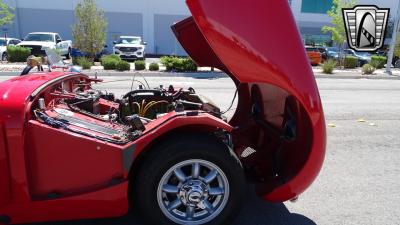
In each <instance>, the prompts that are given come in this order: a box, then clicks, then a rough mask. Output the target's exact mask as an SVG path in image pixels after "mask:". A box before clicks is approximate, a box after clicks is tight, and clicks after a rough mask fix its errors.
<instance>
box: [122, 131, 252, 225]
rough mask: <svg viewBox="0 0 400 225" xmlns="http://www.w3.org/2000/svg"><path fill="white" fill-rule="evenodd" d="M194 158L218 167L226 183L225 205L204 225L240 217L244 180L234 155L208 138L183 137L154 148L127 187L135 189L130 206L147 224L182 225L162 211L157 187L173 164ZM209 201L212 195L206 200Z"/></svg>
mask: <svg viewBox="0 0 400 225" xmlns="http://www.w3.org/2000/svg"><path fill="white" fill-rule="evenodd" d="M193 159H196V160H197V159H198V160H204V161H207V162H211V163H213V164H215V165H217V166H218V167H219V168H220V169H221V170H222V171H223V173H224V175H225V177H226V178H227V180H228V184H229V196H228V197H227V202H226V205H225V206H224V207H221V208H222V211H220V213H219V214H217V216H216V217H215V218H214V219H212V220H211V221H209V222H207V223H205V224H208V225H217V224H231V222H232V221H233V220H234V219H235V217H236V216H237V215H238V214H239V212H240V210H241V207H242V205H243V201H244V196H245V177H244V173H243V169H242V167H241V164H240V161H239V160H238V158H237V157H236V155H235V154H234V153H233V152H232V151H231V150H230V149H229V148H228V147H227V146H226V145H225V144H223V143H222V142H221V141H219V140H217V139H216V138H215V137H213V136H211V135H203V134H200V135H182V136H180V138H173V139H170V140H169V141H166V142H163V143H161V144H159V145H158V146H157V147H156V148H155V149H153V150H152V154H151V155H150V156H149V157H148V158H147V160H146V161H145V162H144V163H143V164H142V165H143V166H142V167H141V168H140V171H139V174H138V176H137V177H136V178H137V179H135V180H136V181H132V182H131V184H130V185H133V187H134V190H132V191H133V195H131V196H133V198H132V199H131V205H133V206H134V208H135V209H137V210H139V211H140V213H141V215H143V217H144V219H145V220H146V221H147V222H148V223H149V224H154V225H160V224H165V225H176V224H182V223H174V222H173V221H172V220H171V219H169V218H168V217H167V216H166V214H164V213H163V211H162V210H161V207H160V205H159V202H158V198H157V193H158V190H159V189H158V186H159V184H160V181H161V180H162V177H163V176H164V174H165V173H166V172H167V171H168V170H170V169H171V168H173V166H174V165H177V164H179V163H181V162H185V161H187V160H193ZM177 196H178V194H177ZM209 198H211V195H210V196H209V197H208V198H207V199H209ZM182 206H183V205H182ZM183 207H185V206H183ZM197 210H201V209H199V208H197ZM185 224H186V223H185Z"/></svg>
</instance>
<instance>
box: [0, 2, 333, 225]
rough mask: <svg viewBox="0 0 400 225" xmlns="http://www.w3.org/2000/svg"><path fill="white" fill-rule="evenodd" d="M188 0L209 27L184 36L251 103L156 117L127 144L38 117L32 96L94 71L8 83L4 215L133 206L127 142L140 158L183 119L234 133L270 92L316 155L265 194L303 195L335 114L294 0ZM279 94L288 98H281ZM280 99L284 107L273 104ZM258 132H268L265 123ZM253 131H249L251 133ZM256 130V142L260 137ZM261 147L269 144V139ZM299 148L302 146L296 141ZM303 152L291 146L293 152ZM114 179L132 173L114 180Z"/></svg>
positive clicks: (0, 96) (3, 89) (1, 116)
mask: <svg viewBox="0 0 400 225" xmlns="http://www.w3.org/2000/svg"><path fill="white" fill-rule="evenodd" d="M187 2H188V5H189V8H190V10H191V12H192V14H193V19H194V20H189V21H187V25H188V29H187V30H189V31H192V32H193V34H196V35H202V36H201V37H199V36H197V37H196V35H193V36H190V35H188V34H187V32H185V31H183V32H182V33H179V31H178V32H177V33H178V34H181V35H182V36H180V37H181V38H180V37H179V35H178V39H180V41H181V42H185V43H186V44H184V45H186V47H187V49H189V50H188V51H189V53H193V56H194V58H195V59H197V61H201V62H202V63H203V64H211V65H213V66H216V67H220V68H221V69H223V70H225V71H226V72H227V73H228V74H229V75H230V76H231V77H232V78H233V79H234V80H235V82H236V84H237V85H238V87H239V89H240V93H239V95H240V98H241V99H240V101H241V103H242V104H241V105H239V109H238V112H237V113H236V115H235V117H234V119H233V120H232V121H230V124H231V125H230V124H228V123H225V122H224V121H222V120H219V119H217V118H215V117H213V116H211V115H208V114H200V115H198V116H191V117H186V116H182V117H175V115H176V114H175V113H174V112H172V113H170V114H168V115H166V116H165V117H163V118H161V119H159V120H156V121H155V122H153V123H150V124H148V125H147V126H146V128H147V129H146V130H147V131H149V132H147V133H145V135H144V136H142V137H141V138H140V139H138V140H136V141H135V142H133V143H129V144H127V145H125V146H117V145H112V144H107V143H104V142H101V141H98V140H95V139H92V138H88V137H84V136H81V135H77V134H71V133H68V132H65V131H60V130H55V129H52V128H49V127H46V126H44V125H42V124H37V123H35V122H33V121H30V119H31V115H30V109H31V107H33V106H32V104H33V103H32V101H35V99H31V98H30V95H31V93H33V92H34V91H35V90H37V89H38V88H39V87H41V86H43V85H44V84H48V86H47V87H45V88H44V89H43V90H42V92H41V94H42V95H44V96H46V98H49V99H51V98H50V97H51V87H52V85H55V84H54V83H53V82H52V81H55V80H56V79H58V78H61V77H63V76H65V77H64V78H63V79H62V80H60V81H57V82H58V83H60V82H61V81H65V82H66V86H67V87H68V86H69V87H70V88H71V89H73V87H74V80H75V79H78V80H82V79H84V80H85V79H86V80H87V79H88V78H87V77H86V76H84V75H79V74H72V75H68V74H64V73H61V72H54V73H47V74H33V75H29V76H25V77H18V78H14V79H11V80H9V81H5V82H2V83H0V138H1V139H2V141H0V163H1V164H0V168H1V170H0V179H1V180H0V182H1V184H2V185H1V187H0V215H8V216H10V217H11V218H12V221H13V223H26V222H39V221H52V220H68V219H82V218H98V217H112V216H120V215H123V214H124V213H125V212H127V210H128V199H127V189H128V182H127V172H126V171H124V170H123V167H122V165H123V158H122V157H123V153H124V151H127V149H128V148H129V147H130V146H131V145H135V146H136V149H135V151H134V153H133V156H132V157H133V159H135V158H136V157H137V156H138V155H139V154H140V153H141V152H142V151H144V149H146V146H148V145H149V144H152V142H153V141H154V140H156V139H157V138H158V137H161V136H162V135H163V134H167V133H168V132H170V131H172V130H174V129H178V128H181V127H199V126H201V127H203V128H205V129H208V130H215V129H218V128H222V129H225V130H226V131H228V132H233V133H234V132H235V129H234V128H233V127H234V126H235V125H237V124H241V123H243V121H244V120H245V116H244V115H248V113H249V108H251V103H252V101H254V100H257V101H260V104H261V106H262V109H263V115H264V119H265V120H267V121H269V122H271V123H272V124H274V125H276V126H279V125H280V124H279V123H280V122H282V120H284V119H285V118H280V120H275V119H274V117H273V115H274V114H278V113H280V112H281V111H282V110H284V108H285V107H286V105H290V107H293V108H294V109H296V112H298V114H296V115H297V116H299V117H298V118H297V119H298V120H299V121H301V122H298V123H299V124H298V126H299V129H300V130H301V131H306V132H302V135H303V136H302V137H304V138H302V139H301V140H299V142H298V144H299V146H308V144H309V145H310V146H309V149H305V152H307V154H306V156H307V158H306V160H305V162H303V163H301V164H300V166H299V169H296V170H293V171H290V169H291V168H285V169H287V170H288V171H289V172H290V174H291V176H290V180H288V181H287V182H286V183H285V184H284V185H277V186H275V187H273V189H271V190H268V191H267V189H264V192H265V194H264V196H263V197H264V199H266V200H271V201H285V200H288V199H291V198H293V197H295V196H297V195H299V194H301V193H302V192H303V191H304V190H305V189H306V188H307V187H309V186H310V185H311V183H312V182H313V181H314V179H315V178H316V176H317V174H318V172H319V170H320V168H321V166H322V162H323V158H324V154H325V142H326V134H325V122H324V116H323V110H322V104H321V101H320V97H319V94H318V89H317V86H316V82H315V79H314V77H313V74H312V70H311V67H310V66H309V61H308V59H307V55H306V53H305V50H304V47H303V45H302V42H301V40H300V37H299V33H298V31H297V28H296V24H295V22H294V20H293V17H292V15H291V11H290V7H289V5H288V2H287V1H286V0H279V1H273V2H270V1H265V0H255V1H252V2H251V4H243V2H242V1H232V0H218V1H217V0H188V1H187ZM221 9H223V10H222V11H221ZM182 30H185V29H182ZM188 37H189V38H188ZM190 37H192V38H193V40H195V41H199V43H200V46H203V47H204V49H203V50H202V51H199V50H198V49H196V48H193V46H191V44H190V42H188V40H190V39H191V38H190ZM190 49H192V50H190ZM287 52H290V53H291V54H287ZM210 55H212V58H211V59H209V60H205V59H204V58H202V57H205V56H210ZM288 62H290V65H289V64H288ZM243 65H246V66H243ZM57 82H56V83H57ZM258 95H259V96H258ZM254 96H256V97H257V98H256V97H254ZM271 96H275V97H276V98H272V97H271ZM289 97H294V100H293V101H292V100H290V101H289V100H285V99H291V98H289ZM279 98H281V99H282V101H280V102H274V101H272V100H273V99H279ZM268 103H272V104H276V107H268V106H269V105H268ZM102 106H103V107H104V110H105V109H106V108H107V107H110V106H112V105H109V104H108V103H107V102H103V103H102ZM278 108H279V109H280V111H279V110H271V109H278ZM153 128H154V129H153ZM33 132H34V134H33ZM253 132H254V134H257V135H266V134H265V132H264V131H261V130H259V129H258V130H257V129H256V130H254V131H253ZM252 134H253V133H251V132H249V133H247V136H250V135H252ZM261 137H262V136H261ZM248 138H249V144H253V142H251V140H250V139H251V138H250V137H248ZM261 140H262V139H261ZM240 142H245V141H242V140H239V143H240ZM46 143H47V144H46ZM242 144H243V143H242ZM58 145H59V146H60V147H58ZM261 146H262V147H265V148H267V147H268V146H267V145H266V144H265V143H262V145H261ZM98 147H100V150H98ZM290 147H291V148H293V149H294V146H290ZM264 150H265V149H264ZM300 150H301V149H300ZM300 150H299V151H300ZM57 151H59V152H57ZM99 151H101V153H99ZM265 151H266V152H265V154H267V153H268V152H267V150H265ZM296 154H297V153H296ZM296 154H295V155H296ZM299 154H300V153H299ZM304 155H305V154H303V155H302V156H304ZM293 158H294V157H293V156H291V155H285V159H287V160H288V161H290V160H293ZM261 162H263V161H261ZM294 162H295V163H296V161H294ZM289 172H288V173H289ZM114 178H116V179H120V178H122V179H120V182H117V183H112V182H111V183H110V181H111V180H112V179H114ZM3 184H5V185H3ZM261 187H262V186H261ZM269 188H270V187H269ZM49 192H50V193H57V194H62V197H61V198H57V199H54V200H49V199H44V198H45V197H46V196H47V195H48V194H49Z"/></svg>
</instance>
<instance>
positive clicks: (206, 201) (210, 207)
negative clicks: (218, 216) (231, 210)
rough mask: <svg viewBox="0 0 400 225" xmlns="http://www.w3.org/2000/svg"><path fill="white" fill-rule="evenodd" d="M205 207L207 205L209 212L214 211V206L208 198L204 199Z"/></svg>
mask: <svg viewBox="0 0 400 225" xmlns="http://www.w3.org/2000/svg"><path fill="white" fill-rule="evenodd" d="M204 207H205V210H207V212H209V213H213V212H214V209H213V206H212V205H211V203H210V202H209V201H208V200H204Z"/></svg>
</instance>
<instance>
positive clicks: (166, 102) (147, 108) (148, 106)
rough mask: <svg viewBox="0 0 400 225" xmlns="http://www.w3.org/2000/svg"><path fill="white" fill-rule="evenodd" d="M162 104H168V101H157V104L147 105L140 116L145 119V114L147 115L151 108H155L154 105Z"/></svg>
mask: <svg viewBox="0 0 400 225" xmlns="http://www.w3.org/2000/svg"><path fill="white" fill-rule="evenodd" d="M162 103H165V104H169V102H168V101H158V102H154V103H149V104H147V105H146V107H145V108H144V110H143V115H142V116H144V117H145V116H146V114H147V111H149V109H151V108H152V107H153V106H155V105H158V104H162Z"/></svg>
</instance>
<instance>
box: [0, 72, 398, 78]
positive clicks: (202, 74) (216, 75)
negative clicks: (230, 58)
mask: <svg viewBox="0 0 400 225" xmlns="http://www.w3.org/2000/svg"><path fill="white" fill-rule="evenodd" d="M83 73H84V74H87V75H89V76H95V75H96V73H97V74H98V76H99V77H132V76H134V75H136V76H145V77H192V78H196V79H218V78H226V77H228V75H227V74H225V73H223V72H197V73H173V72H132V71H131V72H116V71H112V72H108V71H97V72H96V71H90V72H89V71H83ZM19 74H20V72H0V76H19ZM315 78H316V79H370V80H400V76H396V75H361V74H358V73H345V74H323V73H315Z"/></svg>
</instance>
